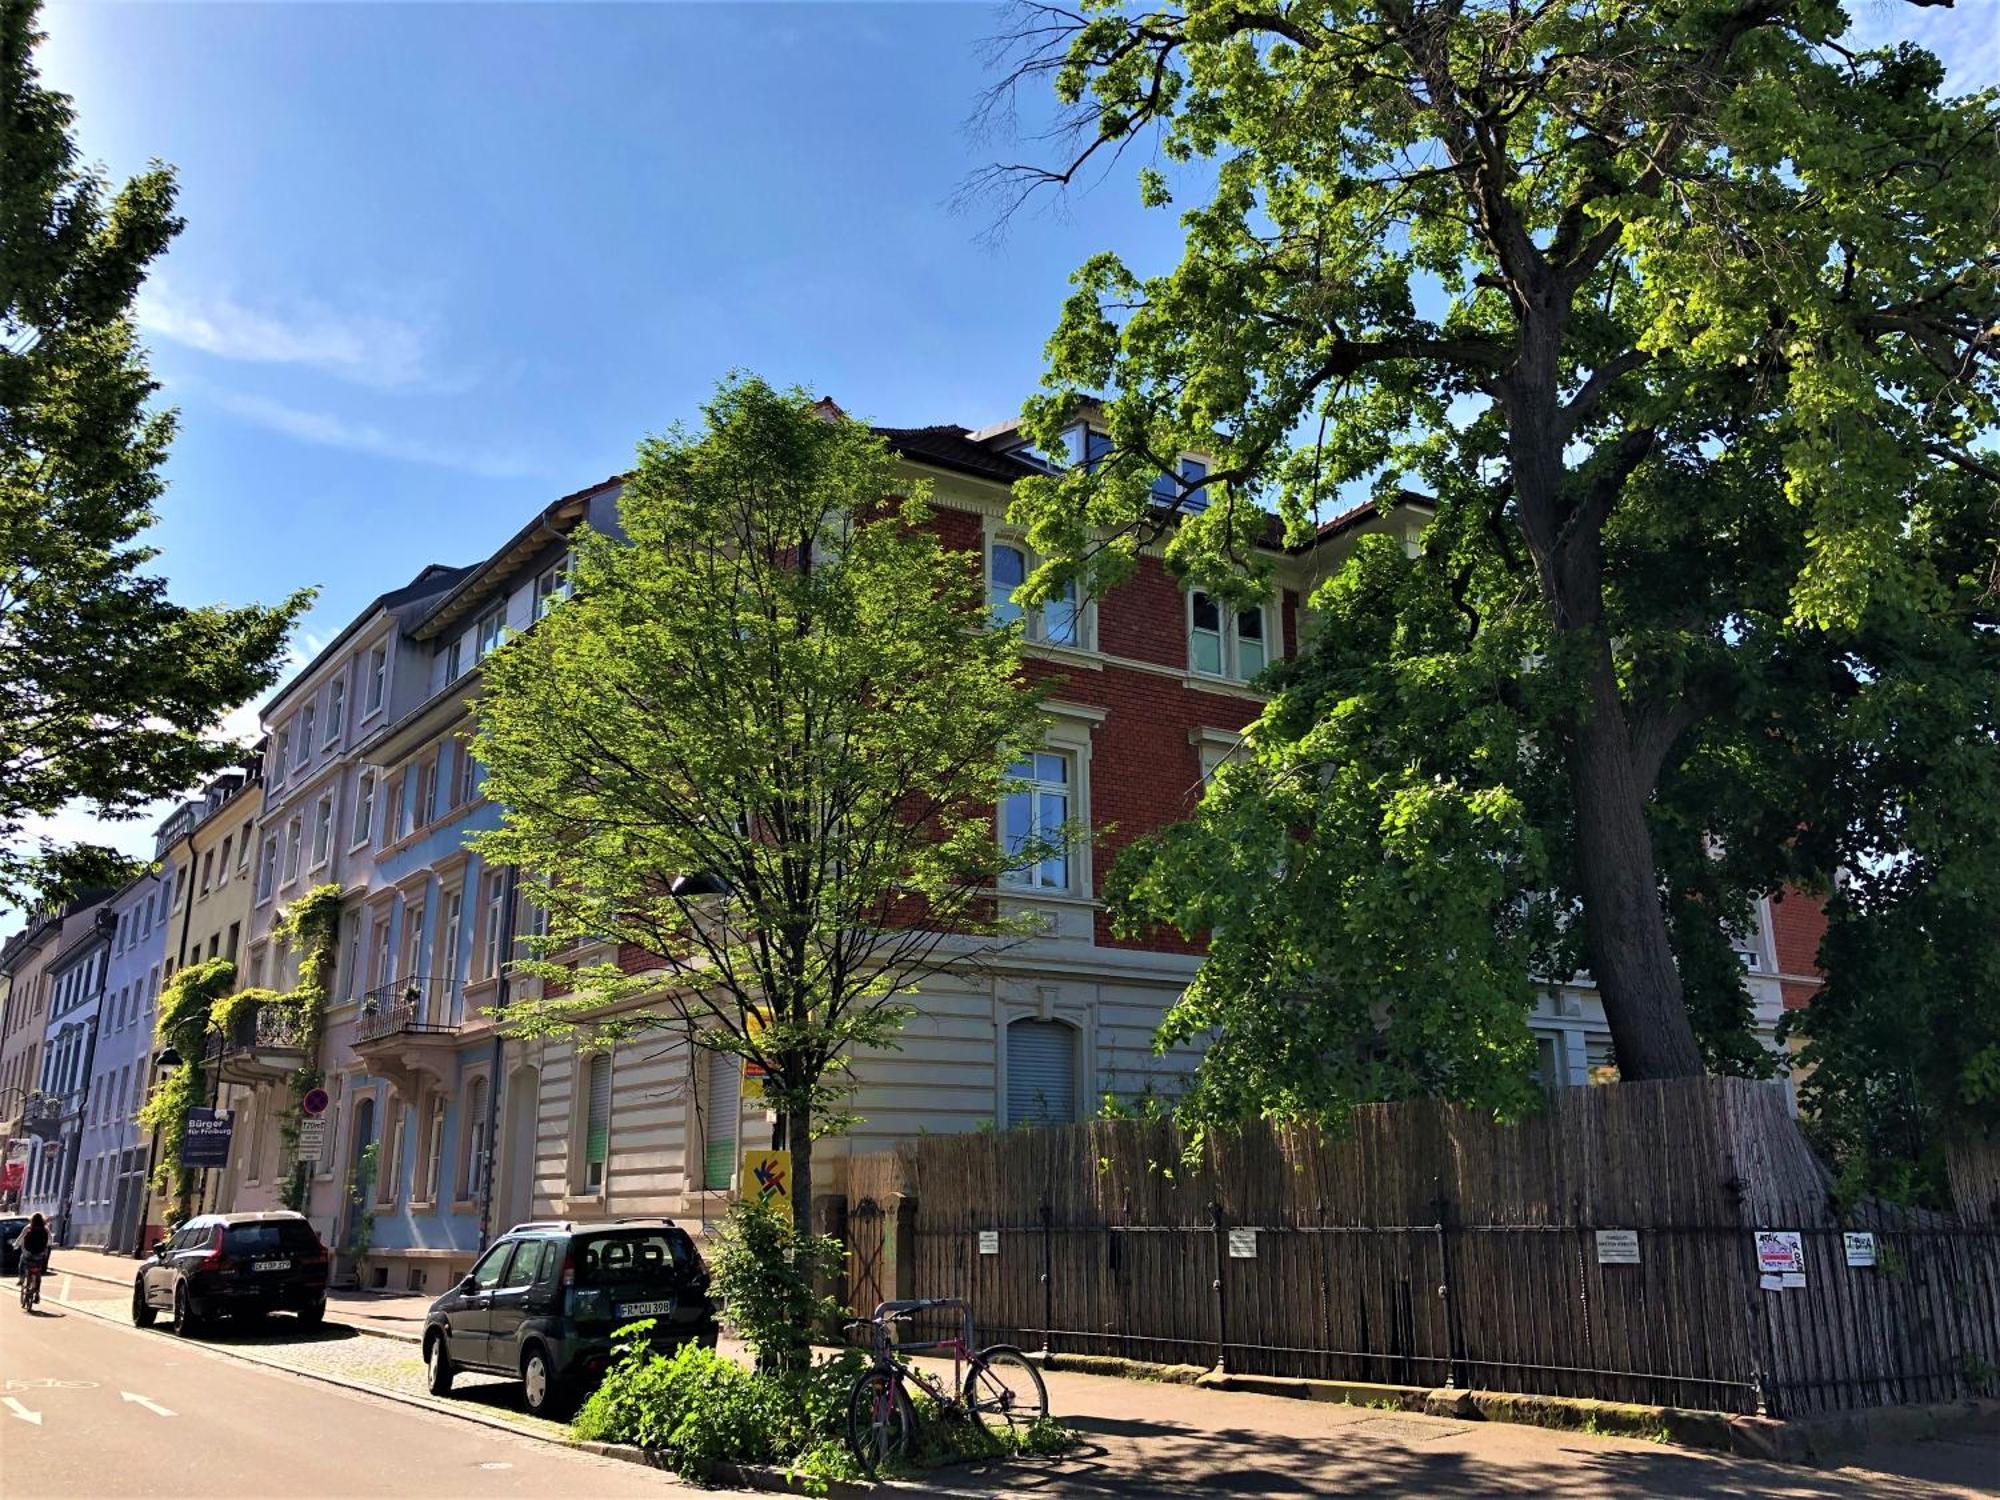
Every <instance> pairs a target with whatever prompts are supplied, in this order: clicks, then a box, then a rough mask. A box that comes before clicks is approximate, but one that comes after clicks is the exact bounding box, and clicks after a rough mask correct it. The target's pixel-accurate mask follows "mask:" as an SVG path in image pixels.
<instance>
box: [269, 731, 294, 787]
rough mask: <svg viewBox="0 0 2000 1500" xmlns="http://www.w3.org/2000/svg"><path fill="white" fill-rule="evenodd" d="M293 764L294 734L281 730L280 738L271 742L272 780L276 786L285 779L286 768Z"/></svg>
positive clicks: (279, 732)
mask: <svg viewBox="0 0 2000 1500" xmlns="http://www.w3.org/2000/svg"><path fill="white" fill-rule="evenodd" d="M291 763H292V732H291V730H289V729H280V730H279V731H278V737H277V738H276V739H275V740H273V741H272V742H271V780H272V782H273V783H274V784H275V783H277V782H280V781H283V780H284V779H285V767H287V766H289V765H290V764H291Z"/></svg>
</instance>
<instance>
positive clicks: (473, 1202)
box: [451, 1198, 479, 1214]
mask: <svg viewBox="0 0 2000 1500" xmlns="http://www.w3.org/2000/svg"><path fill="white" fill-rule="evenodd" d="M451 1211H452V1212H453V1213H455V1214H476V1213H478V1212H479V1200H478V1199H476V1198H454V1199H452V1200H451Z"/></svg>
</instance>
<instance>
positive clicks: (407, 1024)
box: [354, 974, 458, 1042]
mask: <svg viewBox="0 0 2000 1500" xmlns="http://www.w3.org/2000/svg"><path fill="white" fill-rule="evenodd" d="M454 988H455V981H453V980H452V979H451V978H450V977H449V976H447V975H442V974H439V975H429V974H413V975H409V976H407V977H405V978H402V979H396V980H391V981H390V982H389V983H388V984H382V985H377V986H376V987H375V988H374V989H372V990H370V991H368V993H367V994H365V995H363V996H362V997H361V1016H360V1020H359V1021H358V1022H357V1023H356V1028H355V1038H354V1039H355V1040H356V1041H357V1042H373V1041H379V1040H380V1039H381V1038H383V1037H385V1036H398V1035H408V1034H411V1033H415V1034H418V1035H424V1034H432V1035H436V1034H439V1033H448V1032H452V1031H456V1030H457V1029H458V1027H457V1025H456V1024H455V1023H454V1022H453V1020H452V1014H451V1001H452V992H453V990H454Z"/></svg>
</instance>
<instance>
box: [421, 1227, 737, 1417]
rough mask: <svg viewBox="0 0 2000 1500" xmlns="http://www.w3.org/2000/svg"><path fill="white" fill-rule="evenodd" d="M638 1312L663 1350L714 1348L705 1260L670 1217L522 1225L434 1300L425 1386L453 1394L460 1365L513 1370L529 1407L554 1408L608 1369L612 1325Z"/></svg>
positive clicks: (556, 1411) (562, 1409)
mask: <svg viewBox="0 0 2000 1500" xmlns="http://www.w3.org/2000/svg"><path fill="white" fill-rule="evenodd" d="M641 1318H651V1319H653V1330H652V1335H651V1337H652V1341H653V1344H654V1345H655V1347H657V1348H658V1349H660V1350H661V1352H663V1353H665V1352H669V1351H671V1350H673V1349H676V1348H678V1347H679V1346H680V1345H682V1344H686V1343H690V1342H692V1343H699V1344H705V1345H707V1346H708V1347H709V1348H711V1349H712V1348H714V1347H715V1340H716V1334H717V1328H716V1323H715V1304H714V1303H713V1302H712V1301H710V1300H709V1295H708V1268H707V1267H706V1266H704V1265H703V1264H702V1260H701V1253H700V1252H699V1251H697V1250H696V1249H695V1246H694V1241H693V1240H692V1239H690V1238H689V1237H688V1234H687V1231H686V1230H684V1229H682V1228H680V1227H679V1226H678V1225H677V1224H675V1223H674V1221H673V1220H671V1219H617V1220H611V1221H606V1222H601V1223H574V1222H570V1221H568V1220H564V1221H560V1222H556V1221H550V1222H545V1223H534V1224H517V1225H515V1227H514V1228H512V1229H510V1230H508V1231H507V1233H506V1234H505V1235H504V1236H502V1237H501V1238H500V1239H499V1240H497V1241H495V1243H494V1244H493V1246H492V1248H491V1249H489V1250H488V1251H487V1252H486V1253H485V1254H484V1255H482V1256H480V1257H479V1260H478V1262H477V1263H476V1264H475V1265H474V1266H473V1268H472V1270H471V1271H470V1272H468V1273H467V1274H466V1277H465V1279H464V1280H463V1281H461V1282H459V1283H458V1285H457V1286H455V1287H453V1288H452V1289H451V1290H450V1291H448V1292H446V1293H445V1294H444V1295H443V1296H442V1297H440V1298H438V1299H437V1301H435V1302H433V1303H432V1304H431V1310H430V1314H429V1316H428V1317H426V1318H425V1320H424V1365H425V1368H426V1369H428V1370H429V1372H430V1389H431V1394H433V1395H436V1396H442V1395H446V1394H448V1393H449V1392H450V1390H451V1382H452V1377H453V1376H454V1375H456V1374H457V1373H458V1372H459V1371H460V1370H482V1371H488V1372H491V1373H493V1374H496V1375H515V1376H519V1377H520V1380H521V1391H522V1394H523V1395H524V1396H525V1397H526V1399H527V1405H528V1410H529V1411H531V1412H533V1413H535V1414H536V1415H537V1416H547V1417H560V1416H562V1415H563V1414H564V1413H566V1412H568V1411H569V1410H570V1409H571V1408H572V1407H574V1406H575V1404H576V1403H577V1401H578V1400H579V1399H581V1397H582V1396H583V1394H584V1393H585V1392H586V1391H587V1390H588V1389H589V1388H590V1387H591V1386H592V1385H594V1384H595V1383H596V1382H597V1381H598V1380H600V1379H602V1378H603V1375H604V1371H605V1369H606V1367H607V1366H608V1365H609V1364H610V1362H611V1346H612V1340H613V1336H614V1335H615V1334H616V1333H617V1331H618V1330H619V1329H620V1328H622V1327H623V1326H624V1325H626V1324H627V1323H633V1322H637V1321H638V1320H639V1319H641Z"/></svg>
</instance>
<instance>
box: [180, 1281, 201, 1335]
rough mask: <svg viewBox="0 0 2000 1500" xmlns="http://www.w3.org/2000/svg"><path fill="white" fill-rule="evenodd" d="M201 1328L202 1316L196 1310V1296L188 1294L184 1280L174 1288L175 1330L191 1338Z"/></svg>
mask: <svg viewBox="0 0 2000 1500" xmlns="http://www.w3.org/2000/svg"><path fill="white" fill-rule="evenodd" d="M200 1329H201V1317H200V1315H199V1314H198V1313H197V1312H196V1311H195V1307H194V1298H192V1297H190V1296H189V1295H188V1289H187V1284H186V1283H185V1282H183V1283H182V1284H181V1285H179V1286H177V1287H175V1288H174V1332H175V1333H176V1334H178V1335H179V1336H180V1337H182V1338H184V1339H191V1338H193V1337H194V1336H195V1334H196V1333H197V1332H199V1331H200Z"/></svg>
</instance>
